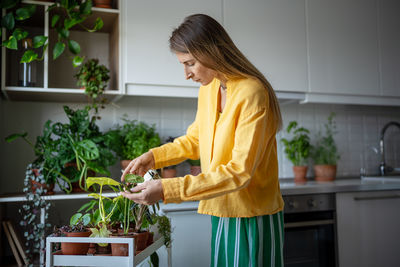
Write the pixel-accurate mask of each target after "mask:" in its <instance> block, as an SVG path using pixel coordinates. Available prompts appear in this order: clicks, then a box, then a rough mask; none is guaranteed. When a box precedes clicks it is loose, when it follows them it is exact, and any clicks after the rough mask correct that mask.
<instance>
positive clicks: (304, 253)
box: [283, 194, 338, 267]
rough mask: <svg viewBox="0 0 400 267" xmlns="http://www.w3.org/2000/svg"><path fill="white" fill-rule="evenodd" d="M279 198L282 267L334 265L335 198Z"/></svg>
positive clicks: (322, 196) (335, 244) (331, 195)
mask: <svg viewBox="0 0 400 267" xmlns="http://www.w3.org/2000/svg"><path fill="white" fill-rule="evenodd" d="M283 199H284V201H285V210H284V219H285V244H284V261H285V266H286V267H303V266H304V267H336V266H338V261H337V238H336V214H335V206H336V205H335V195H334V194H310V195H289V196H284V197H283Z"/></svg>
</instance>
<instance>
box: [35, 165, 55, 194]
mask: <svg viewBox="0 0 400 267" xmlns="http://www.w3.org/2000/svg"><path fill="white" fill-rule="evenodd" d="M32 172H33V174H34V175H35V177H38V176H39V170H38V169H32ZM37 188H45V189H47V192H46V193H45V195H54V183H51V184H42V183H39V182H36V181H34V180H31V189H32V192H33V193H36V189H37Z"/></svg>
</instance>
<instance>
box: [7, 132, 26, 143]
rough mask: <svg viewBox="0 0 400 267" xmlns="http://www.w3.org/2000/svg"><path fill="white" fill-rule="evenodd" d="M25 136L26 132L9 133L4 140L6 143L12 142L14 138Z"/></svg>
mask: <svg viewBox="0 0 400 267" xmlns="http://www.w3.org/2000/svg"><path fill="white" fill-rule="evenodd" d="M26 136H28V133H27V132H25V133H21V134H11V135H9V136H7V137H6V138H5V140H6V142H7V143H11V142H13V141H14V140H16V139H18V138H25V137H26Z"/></svg>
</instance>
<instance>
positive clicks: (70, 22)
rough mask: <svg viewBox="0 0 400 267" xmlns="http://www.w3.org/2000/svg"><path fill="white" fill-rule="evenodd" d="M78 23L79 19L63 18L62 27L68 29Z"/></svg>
mask: <svg viewBox="0 0 400 267" xmlns="http://www.w3.org/2000/svg"><path fill="white" fill-rule="evenodd" d="M78 23H79V21H78V20H76V19H65V20H64V28H65V29H67V30H69V29H70V28H72V27H74V26H75V25H76V24H78Z"/></svg>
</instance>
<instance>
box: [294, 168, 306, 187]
mask: <svg viewBox="0 0 400 267" xmlns="http://www.w3.org/2000/svg"><path fill="white" fill-rule="evenodd" d="M307 169H308V166H293V173H294V182H295V183H305V182H306V181H307V178H306V175H307Z"/></svg>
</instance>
